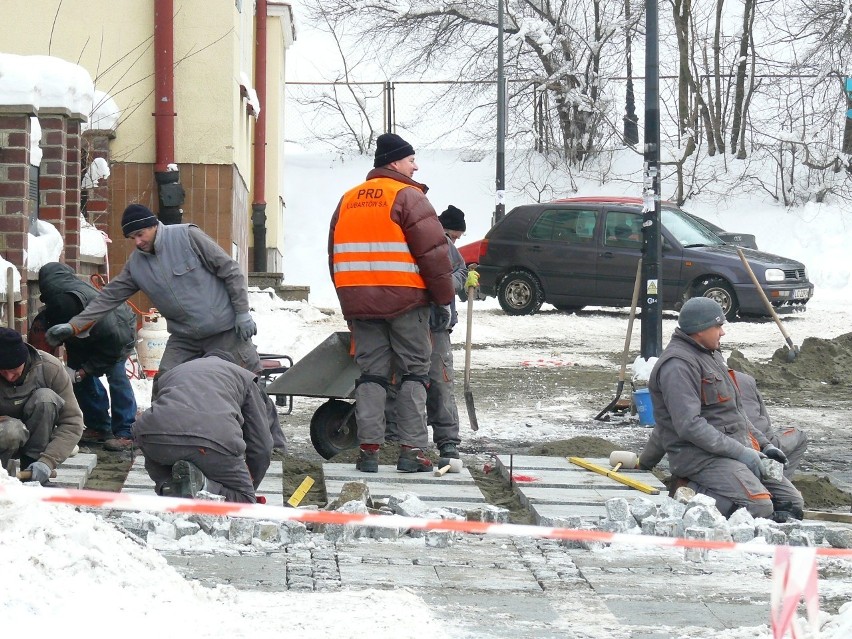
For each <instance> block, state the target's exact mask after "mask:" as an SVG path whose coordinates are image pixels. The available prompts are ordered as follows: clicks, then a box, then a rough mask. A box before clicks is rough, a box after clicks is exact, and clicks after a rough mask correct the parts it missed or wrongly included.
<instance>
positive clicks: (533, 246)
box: [530, 244, 541, 253]
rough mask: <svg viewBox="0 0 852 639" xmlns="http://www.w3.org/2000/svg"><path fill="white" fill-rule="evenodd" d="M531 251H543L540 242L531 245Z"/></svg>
mask: <svg viewBox="0 0 852 639" xmlns="http://www.w3.org/2000/svg"><path fill="white" fill-rule="evenodd" d="M530 251H532V252H534V253H541V246H539V245H538V244H533V245H532V246H531V247H530Z"/></svg>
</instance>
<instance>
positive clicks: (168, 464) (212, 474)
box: [137, 437, 268, 504]
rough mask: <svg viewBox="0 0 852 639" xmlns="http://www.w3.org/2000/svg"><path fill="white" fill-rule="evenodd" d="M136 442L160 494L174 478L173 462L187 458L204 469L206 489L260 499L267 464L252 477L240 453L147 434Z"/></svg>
mask: <svg viewBox="0 0 852 639" xmlns="http://www.w3.org/2000/svg"><path fill="white" fill-rule="evenodd" d="M137 443H138V444H139V447H140V448H141V449H142V454H143V455H145V470H147V471H148V475H149V476H150V477H151V479H153V480H154V485H155V490H156V492H157V494H158V495H160V494H162V489H163V484H165V483H167V482H169V481H171V479H172V466H174V465H175V464H176V463H177V462H179V461H181V460H185V461H188V462H191V463H193V464H195V465H196V466H198V469H199V470H200V471H201V472H202V473H204V476H205V477H206V478H207V492H209V493H213V494H214V495H222V496H223V497H224V498H225V501H232V502H241V503H248V504H254V503H257V497H256V495H255V492H254V491H255V488H257V486H260V482H261V481H263V477H264V476H265V475H266V470H267V469H266V468H264V470H263V475H261V476H260V477H252V476H251V473H249V469H248V466H247V465H246V461H245V459H243V458H242V457H241V456H238V455H230V454H227V453H221V452H219V451H216V450H213V449H212V448H208V447H205V446H193V445H192V444H163V443H158V442H155V441H150V440H148V439H147V438H145V437H139V438H138V440H137ZM267 468H268V466H267Z"/></svg>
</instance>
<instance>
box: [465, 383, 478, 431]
mask: <svg viewBox="0 0 852 639" xmlns="http://www.w3.org/2000/svg"><path fill="white" fill-rule="evenodd" d="M464 403H465V406H467V418H468V419H469V420H470V428H471V430H479V422H478V421H477V420H476V407H475V406H474V405H473V393H472V392H470V391H469V390H466V391H465V392H464Z"/></svg>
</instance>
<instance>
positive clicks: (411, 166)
mask: <svg viewBox="0 0 852 639" xmlns="http://www.w3.org/2000/svg"><path fill="white" fill-rule="evenodd" d="M388 166H389V167H390V168H392V169H393V170H394V171H396V172H397V173H402V174H403V175H404V176H405V177H407V178H410V177H411V176H412V175H414V172H415V171H416V170H417V168H418V167H417V162H415V161H414V156H413V155H409V156H408V157H407V158H402V159H401V160H397V161H396V162H391V163H390V164H388Z"/></svg>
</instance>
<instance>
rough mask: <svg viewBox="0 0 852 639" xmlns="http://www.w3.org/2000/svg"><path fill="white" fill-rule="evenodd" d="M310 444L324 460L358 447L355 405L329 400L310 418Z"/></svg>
mask: <svg viewBox="0 0 852 639" xmlns="http://www.w3.org/2000/svg"><path fill="white" fill-rule="evenodd" d="M311 443H312V444H313V445H314V448H316V450H317V452H318V453H319V454H320V455H322V456H323V457H324V458H325V459H331V458H332V457H334V456H335V455H337V454H338V453H341V452H343V451H344V450H348V449H350V448H355V446H357V445H358V427H357V426H356V424H355V404H350V403H349V402H344V401H342V400H339V399H330V400H328V401H327V402H326V403H325V404H323V405H322V406H320V407H319V408H317V409H316V411H315V412H314V416H313V417H311Z"/></svg>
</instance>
